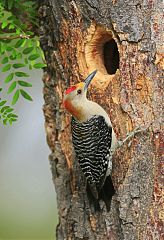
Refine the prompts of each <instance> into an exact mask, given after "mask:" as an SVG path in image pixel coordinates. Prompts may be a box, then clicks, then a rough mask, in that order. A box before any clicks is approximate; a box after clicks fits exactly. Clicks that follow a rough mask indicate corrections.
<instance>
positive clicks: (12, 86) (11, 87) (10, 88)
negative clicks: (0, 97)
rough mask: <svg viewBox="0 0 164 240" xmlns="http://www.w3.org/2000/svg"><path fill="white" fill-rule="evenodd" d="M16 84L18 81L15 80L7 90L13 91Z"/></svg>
mask: <svg viewBox="0 0 164 240" xmlns="http://www.w3.org/2000/svg"><path fill="white" fill-rule="evenodd" d="M16 85H17V82H16V81H14V82H13V83H12V84H11V85H10V87H9V89H8V91H7V93H8V94H9V93H11V92H13V91H14V89H15V88H16Z"/></svg>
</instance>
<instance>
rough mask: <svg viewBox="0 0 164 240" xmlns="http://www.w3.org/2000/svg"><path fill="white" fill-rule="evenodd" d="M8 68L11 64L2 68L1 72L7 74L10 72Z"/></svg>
mask: <svg viewBox="0 0 164 240" xmlns="http://www.w3.org/2000/svg"><path fill="white" fill-rule="evenodd" d="M10 68H11V64H7V65H5V66H4V67H3V68H2V72H7V71H9V70H10Z"/></svg>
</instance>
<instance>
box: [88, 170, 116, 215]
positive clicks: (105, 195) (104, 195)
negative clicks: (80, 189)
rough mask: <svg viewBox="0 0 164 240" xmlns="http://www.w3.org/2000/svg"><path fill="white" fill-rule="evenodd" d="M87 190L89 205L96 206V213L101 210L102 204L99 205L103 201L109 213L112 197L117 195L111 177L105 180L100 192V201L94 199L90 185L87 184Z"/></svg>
mask: <svg viewBox="0 0 164 240" xmlns="http://www.w3.org/2000/svg"><path fill="white" fill-rule="evenodd" d="M86 190H87V195H88V199H89V203H90V205H92V204H93V205H94V209H95V211H100V210H101V209H100V204H99V201H100V200H101V199H102V200H103V201H104V202H105V205H106V209H107V211H108V212H109V211H110V207H111V200H112V196H113V195H114V194H115V189H114V186H113V182H112V179H111V176H110V175H109V176H108V177H107V178H106V179H105V182H104V185H103V186H102V188H101V190H100V191H99V194H98V199H97V198H95V197H94V195H93V193H92V191H91V188H90V185H89V184H87V188H86Z"/></svg>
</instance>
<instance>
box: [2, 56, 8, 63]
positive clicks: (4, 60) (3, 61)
mask: <svg viewBox="0 0 164 240" xmlns="http://www.w3.org/2000/svg"><path fill="white" fill-rule="evenodd" d="M8 61H9V58H8V57H4V58H3V59H2V61H1V63H2V64H5V63H7V62H8Z"/></svg>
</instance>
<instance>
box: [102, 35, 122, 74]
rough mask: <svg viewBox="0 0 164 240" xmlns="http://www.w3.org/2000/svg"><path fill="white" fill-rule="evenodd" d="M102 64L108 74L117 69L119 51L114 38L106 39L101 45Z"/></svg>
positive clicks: (113, 72)
mask: <svg viewBox="0 0 164 240" xmlns="http://www.w3.org/2000/svg"><path fill="white" fill-rule="evenodd" d="M103 57H104V65H105V68H106V71H107V73H108V74H115V73H116V71H117V69H119V52H118V47H117V43H116V42H115V40H114V39H111V40H110V41H107V42H106V43H105V44H104V46H103Z"/></svg>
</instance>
